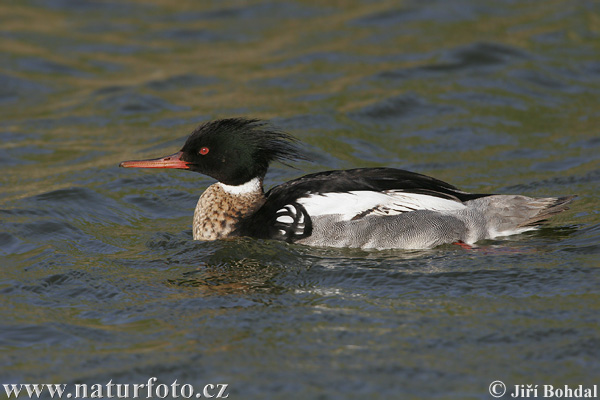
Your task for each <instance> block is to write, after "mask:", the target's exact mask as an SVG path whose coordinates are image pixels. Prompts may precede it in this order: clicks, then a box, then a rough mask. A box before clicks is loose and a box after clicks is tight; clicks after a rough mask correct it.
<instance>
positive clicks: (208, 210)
mask: <svg viewBox="0 0 600 400" xmlns="http://www.w3.org/2000/svg"><path fill="white" fill-rule="evenodd" d="M301 159H306V157H304V156H303V155H302V153H301V152H300V150H299V148H298V147H297V145H296V140H295V139H294V138H293V137H291V136H290V135H288V134H286V133H284V132H281V131H279V130H277V129H275V128H273V127H272V126H270V125H269V124H268V123H266V122H262V121H259V120H256V119H244V118H230V119H221V120H216V121H212V122H208V123H205V124H203V125H201V126H199V127H198V128H197V129H196V130H194V132H193V133H192V134H191V135H190V137H189V138H188V139H187V141H186V142H185V144H184V146H183V148H182V149H181V151H179V152H177V153H175V154H172V155H170V156H167V157H163V158H157V159H152V160H142V161H124V162H122V163H121V164H120V166H121V167H126V168H133V167H137V168H177V169H185V170H190V171H195V172H200V173H202V174H205V175H208V176H211V177H213V178H215V179H216V180H218V182H217V183H215V184H213V185H211V186H209V187H208V188H207V189H206V191H205V192H204V193H203V194H202V195H201V196H200V199H199V200H198V205H197V206H196V210H195V212H194V223H193V233H194V239H195V240H216V239H222V238H227V237H234V236H250V237H254V238H262V239H276V240H284V241H286V242H289V243H300V244H305V245H312V246H332V247H359V248H365V249H393V248H398V249H425V248H431V247H434V246H438V245H441V244H445V243H461V244H462V243H464V244H473V243H475V242H477V241H479V240H482V239H492V238H496V237H499V236H507V235H513V234H517V233H521V232H525V231H528V230H531V229H535V228H536V227H537V226H539V225H540V224H541V223H542V222H544V220H545V219H546V218H548V217H550V216H552V215H554V214H557V213H559V212H561V211H564V210H566V209H567V204H568V203H570V202H571V201H572V199H573V198H574V197H575V196H566V197H548V198H531V197H525V196H519V195H492V194H474V193H467V192H463V191H462V190H459V189H457V188H456V187H454V186H452V185H450V184H448V183H445V182H442V181H440V180H437V179H435V178H431V177H429V176H425V175H421V174H417V173H414V172H409V171H404V170H401V169H394V168H358V169H350V170H342V171H326V172H319V173H316V174H310V175H305V176H303V177H301V178H298V179H294V180H292V181H289V182H286V183H284V184H281V185H279V186H275V187H274V188H272V189H271V190H269V191H268V192H267V193H264V191H263V178H264V177H265V174H266V173H267V169H268V167H269V164H270V163H271V162H272V161H276V160H277V161H281V162H285V161H293V160H301Z"/></svg>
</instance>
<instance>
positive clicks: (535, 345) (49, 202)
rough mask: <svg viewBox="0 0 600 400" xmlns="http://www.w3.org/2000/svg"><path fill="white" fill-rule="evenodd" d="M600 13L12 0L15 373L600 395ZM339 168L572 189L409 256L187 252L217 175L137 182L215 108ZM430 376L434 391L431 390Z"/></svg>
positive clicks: (590, 7)
mask: <svg viewBox="0 0 600 400" xmlns="http://www.w3.org/2000/svg"><path fill="white" fill-rule="evenodd" d="M597 11H598V10H597V5H596V4H595V3H594V2H568V1H564V0H551V1H546V2H544V6H543V7H541V6H540V5H539V4H537V3H526V2H511V1H502V0H501V1H497V2H485V3H483V2H477V1H470V0H464V1H458V2H456V1H454V2H448V1H429V2H418V1H406V2H402V3H398V2H395V1H386V0H384V1H376V2H375V1H349V2H342V3H335V4H334V3H331V4H317V3H315V2H311V1H304V0H297V1H283V2H270V1H262V0H251V1H244V2H228V3H223V2H196V1H192V0H184V1H179V2H168V1H164V0H153V1H151V2H140V1H129V2H120V3H118V2H98V1H92V0H81V1H77V2H68V1H63V0H47V1H37V0H33V1H29V2H6V3H5V4H2V5H0V21H1V24H0V38H1V40H0V51H1V52H2V54H3V57H2V58H1V61H0V105H1V107H0V117H1V118H0V166H1V167H3V170H2V174H1V175H0V228H1V229H0V254H1V255H2V261H3V269H2V279H0V297H1V298H2V300H1V301H2V304H3V307H2V313H3V314H2V322H1V323H0V325H1V327H0V346H2V348H3V355H4V357H2V359H1V361H0V366H1V368H2V371H3V376H4V379H6V380H7V382H8V381H11V382H25V381H29V382H42V381H43V382H55V383H59V382H89V383H98V382H102V381H106V382H107V381H108V380H110V379H112V380H113V381H114V382H117V381H118V382H123V383H125V382H146V381H147V379H148V377H151V376H159V378H160V379H161V380H162V381H165V382H166V381H169V380H171V382H172V381H173V380H174V379H178V382H185V383H188V382H189V383H198V384H203V383H207V382H211V381H215V382H216V381H219V382H229V383H230V384H231V396H232V397H236V396H237V397H241V396H239V395H243V396H245V397H248V398H259V397H260V398H264V397H270V398H278V397H281V398H283V397H285V398H290V397H292V398H293V397H294V396H295V397H299V395H298V393H301V396H302V398H317V397H327V398H352V397H353V396H354V397H356V395H357V394H358V395H359V396H361V397H374V396H377V395H379V396H381V397H390V398H398V397H399V396H400V397H405V398H429V397H434V396H435V397H439V396H440V395H442V394H443V395H444V397H448V398H457V399H463V398H467V397H469V398H470V397H472V398H480V397H482V396H486V395H487V387H488V385H489V383H490V382H491V381H492V380H495V379H501V380H502V379H504V380H505V383H507V384H509V385H512V384H524V383H528V382H538V383H549V382H557V383H559V384H572V385H577V384H584V385H585V384H592V383H595V382H594V379H596V376H595V375H593V374H592V371H597V370H598V368H599V367H600V366H599V365H598V359H599V354H598V351H597V350H596V349H597V348H599V346H597V342H598V337H600V331H599V329H598V326H600V324H598V315H600V312H599V311H600V310H598V305H599V304H600V301H598V283H599V275H598V268H597V258H598V257H597V255H598V252H599V249H600V246H599V245H598V243H599V238H600V230H599V226H600V220H599V217H598V204H597V200H596V199H597V192H598V182H599V181H600V173H599V168H598V165H599V164H598V154H599V152H598V150H599V147H600V141H599V140H598V129H597V127H598V125H599V123H600V121H599V118H600V114H599V113H598V111H597V110H598V109H599V107H600V104H599V99H600V96H599V93H600V62H599V61H598V57H597V54H600V48H599V44H600V41H598V36H599V34H600V32H599V30H598V26H599V25H598V18H597V15H598V13H597ZM231 116H247V117H255V118H265V119H271V120H272V121H273V123H274V124H276V125H277V126H279V127H281V128H282V129H284V130H286V131H288V132H290V133H291V134H293V135H295V136H296V137H298V138H299V139H300V140H301V141H302V142H303V143H304V145H305V149H306V150H307V152H308V153H310V155H311V156H312V162H300V163H297V164H295V165H294V166H293V167H294V168H295V169H294V168H289V167H288V166H283V165H274V166H273V168H272V170H271V171H270V172H269V175H268V176H267V178H266V184H267V186H271V185H274V184H277V183H280V182H283V181H286V180H289V179H292V178H295V177H297V176H300V175H301V174H304V173H309V172H316V171H320V170H324V169H334V168H352V167H361V166H390V167H397V168H405V169H410V170H415V171H417V172H421V173H426V174H430V175H433V176H436V177H438V178H440V179H442V180H445V181H448V182H450V183H452V184H455V185H457V186H459V187H461V188H463V189H465V190H468V191H473V192H495V193H522V194H526V195H531V196H552V195H556V196H558V195H568V194H577V195H579V197H578V199H577V201H576V202H574V203H573V205H572V210H571V211H570V212H567V213H564V214H561V215H559V216H557V217H556V218H555V219H553V222H552V224H551V226H550V227H548V228H545V229H542V230H540V231H538V232H530V233H527V234H525V235H519V236H515V237H511V238H509V239H506V240H498V241H490V242H484V243H480V244H478V246H477V247H476V248H474V249H472V250H467V249H462V248H459V247H457V246H443V247H441V248H438V249H433V250H428V251H418V252H399V251H385V252H369V251H363V250H356V249H354V250H349V249H320V248H306V247H302V246H290V245H287V244H285V243H276V242H268V241H267V242H263V241H254V240H249V239H239V240H231V241H221V242H194V241H193V240H192V237H191V236H192V235H191V217H192V213H193V209H194V206H195V204H196V201H197V198H198V196H199V195H200V193H201V192H202V190H203V189H204V188H206V187H207V186H208V185H209V184H210V183H212V180H210V179H209V178H206V177H203V176H200V175H199V174H194V173H189V172H184V171H151V172H148V171H130V170H128V171H125V170H123V169H119V168H118V167H117V165H118V163H119V161H122V160H124V159H133V158H136V159H141V158H149V157H153V156H160V155H163V154H169V153H168V152H169V151H172V152H174V151H176V150H178V149H179V148H180V146H181V145H182V143H183V141H184V139H185V137H186V136H187V134H189V133H190V132H191V131H192V130H193V129H194V128H195V126H196V125H197V124H199V123H201V122H204V121H207V120H209V119H212V118H217V117H231ZM432 382H435V385H432Z"/></svg>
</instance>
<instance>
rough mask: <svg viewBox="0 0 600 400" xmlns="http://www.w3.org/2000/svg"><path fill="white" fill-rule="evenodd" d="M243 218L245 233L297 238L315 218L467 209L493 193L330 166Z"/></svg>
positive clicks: (403, 174)
mask: <svg viewBox="0 0 600 400" xmlns="http://www.w3.org/2000/svg"><path fill="white" fill-rule="evenodd" d="M266 196H267V201H266V202H265V204H264V205H263V207H262V208H261V209H260V210H259V211H258V212H257V213H256V214H254V215H253V216H252V217H251V218H249V219H247V220H245V221H243V222H242V224H241V226H240V234H242V235H250V236H254V237H263V238H271V239H278V240H285V241H288V242H294V241H297V240H300V239H302V238H306V237H308V236H310V235H311V232H312V227H313V225H312V224H313V221H315V220H318V219H319V217H324V216H331V215H335V216H336V218H337V219H338V220H340V221H352V220H357V219H360V218H366V217H367V216H372V215H378V216H392V215H397V214H401V213H406V212H412V211H416V210H434V211H451V210H460V209H464V208H465V205H464V204H463V202H464V201H467V200H471V199H475V198H478V197H484V196H487V195H486V194H471V193H467V192H463V191H460V190H459V189H457V188H456V187H454V186H452V185H450V184H448V183H445V182H442V181H439V180H437V179H434V178H431V177H428V176H425V175H421V174H416V173H413V172H409V171H404V170H398V169H392V168H361V169H353V170H344V171H327V172H321V173H317V174H312V175H306V176H304V177H301V178H298V179H295V180H292V181H289V182H287V183H284V184H282V185H279V186H276V187H274V188H273V189H271V190H270V191H269V192H268V193H267V195H266Z"/></svg>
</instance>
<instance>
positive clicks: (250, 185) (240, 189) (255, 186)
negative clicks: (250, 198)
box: [218, 178, 262, 196]
mask: <svg viewBox="0 0 600 400" xmlns="http://www.w3.org/2000/svg"><path fill="white" fill-rule="evenodd" d="M218 185H219V186H221V189H223V190H224V191H225V192H226V193H229V194H233V195H238V196H239V195H241V194H249V193H256V192H260V191H262V179H259V178H253V179H250V180H249V181H248V182H246V183H243V184H241V185H235V186H233V185H226V184H224V183H221V182H219V183H218Z"/></svg>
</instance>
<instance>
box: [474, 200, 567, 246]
mask: <svg viewBox="0 0 600 400" xmlns="http://www.w3.org/2000/svg"><path fill="white" fill-rule="evenodd" d="M575 197H577V196H564V197H545V198H539V199H536V198H532V197H527V196H519V195H492V196H488V197H483V198H480V199H475V200H471V201H470V202H469V203H472V204H473V203H479V204H477V205H475V204H473V205H475V208H477V209H479V211H481V214H480V215H483V216H484V217H483V218H484V219H485V223H484V225H485V226H486V227H487V233H486V234H484V236H486V237H487V238H490V239H491V238H494V237H497V236H508V235H515V234H518V233H522V232H526V231H529V230H532V229H535V228H537V227H538V226H539V225H541V224H543V223H544V222H545V221H546V220H547V219H548V218H550V217H551V216H553V215H555V214H558V213H560V212H562V211H565V210H567V209H568V204H569V203H571V202H572V201H573V199H574V198H575Z"/></svg>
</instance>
